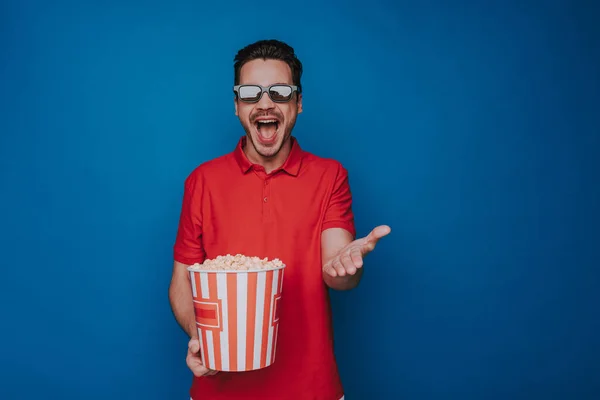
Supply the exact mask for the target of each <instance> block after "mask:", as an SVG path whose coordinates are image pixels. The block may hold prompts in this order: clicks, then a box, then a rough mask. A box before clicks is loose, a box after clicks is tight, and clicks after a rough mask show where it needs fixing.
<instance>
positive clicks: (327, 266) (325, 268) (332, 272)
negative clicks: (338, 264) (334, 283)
mask: <svg viewBox="0 0 600 400" xmlns="http://www.w3.org/2000/svg"><path fill="white" fill-rule="evenodd" d="M323 272H325V273H326V274H327V275H329V276H332V277H334V278H335V277H336V276H337V272H335V268H333V262H332V261H329V262H328V263H327V264H325V265H324V266H323Z"/></svg>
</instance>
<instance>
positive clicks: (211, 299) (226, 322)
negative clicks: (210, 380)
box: [187, 265, 285, 372]
mask: <svg viewBox="0 0 600 400" xmlns="http://www.w3.org/2000/svg"><path fill="white" fill-rule="evenodd" d="M284 268H285V265H283V266H280V267H276V268H270V269H253V270H202V269H193V268H192V267H188V268H187V270H188V271H189V273H190V280H191V284H192V295H193V300H194V313H195V316H196V328H197V329H198V337H199V339H200V355H201V357H202V362H203V363H204V365H205V366H206V367H207V368H209V369H212V370H217V371H236V372H240V371H251V370H256V369H261V368H265V367H268V366H269V365H271V364H272V363H273V361H275V354H276V348H277V332H278V325H279V308H280V303H279V302H280V299H281V289H282V283H283V270H284Z"/></svg>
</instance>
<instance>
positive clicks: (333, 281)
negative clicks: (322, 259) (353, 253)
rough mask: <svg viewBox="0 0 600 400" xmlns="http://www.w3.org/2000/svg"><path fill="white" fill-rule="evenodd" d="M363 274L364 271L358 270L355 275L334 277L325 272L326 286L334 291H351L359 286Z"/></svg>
mask: <svg viewBox="0 0 600 400" xmlns="http://www.w3.org/2000/svg"><path fill="white" fill-rule="evenodd" d="M362 274H363V269H362V268H359V269H357V270H356V273H355V274H354V275H344V276H336V277H333V276H331V275H329V274H328V273H327V272H323V280H324V281H325V284H326V285H327V286H329V287H330V288H331V289H334V290H351V289H354V288H355V287H357V286H358V284H359V282H360V279H361V277H362Z"/></svg>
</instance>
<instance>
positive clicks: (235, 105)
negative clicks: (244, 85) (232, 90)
mask: <svg viewBox="0 0 600 400" xmlns="http://www.w3.org/2000/svg"><path fill="white" fill-rule="evenodd" d="M233 105H234V107H235V115H236V116H237V115H238V101H237V96H234V97H233Z"/></svg>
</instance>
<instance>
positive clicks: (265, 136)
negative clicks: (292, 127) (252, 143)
mask: <svg viewBox="0 0 600 400" xmlns="http://www.w3.org/2000/svg"><path fill="white" fill-rule="evenodd" d="M255 126H256V130H257V132H258V135H259V136H260V139H261V141H263V142H269V141H273V140H274V139H275V138H276V137H277V130H278V129H279V121H278V120H276V119H263V120H259V121H256V123H255Z"/></svg>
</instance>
